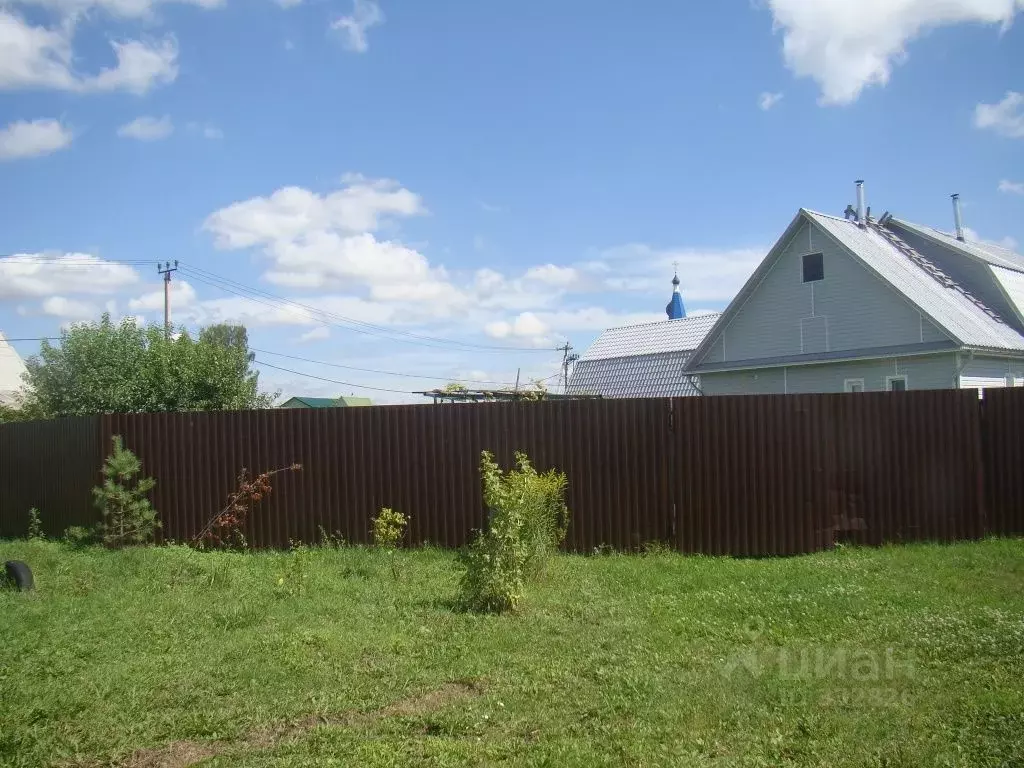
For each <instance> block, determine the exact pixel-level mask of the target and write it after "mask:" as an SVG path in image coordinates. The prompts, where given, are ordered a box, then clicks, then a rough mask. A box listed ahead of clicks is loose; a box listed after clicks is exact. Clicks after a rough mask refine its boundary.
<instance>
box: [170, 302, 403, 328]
mask: <svg viewBox="0 0 1024 768" xmlns="http://www.w3.org/2000/svg"><path fill="white" fill-rule="evenodd" d="M302 304H303V305H305V307H308V309H306V308H305V307H302V306H295V305H293V304H288V305H285V304H280V303H276V302H266V301H262V300H254V299H249V298H244V297H236V296H232V297H227V298H222V299H207V300H205V301H200V302H197V303H196V304H194V305H193V306H192V307H190V308H188V309H186V311H185V315H186V316H187V317H188V318H189V319H190V320H191V321H192V322H195V323H196V324H198V325H214V324H217V323H240V324H242V325H245V326H247V327H250V328H261V327H269V326H276V325H285V326H287V325H295V326H322V325H323V324H324V319H325V315H324V314H322V313H327V314H328V315H335V316H337V315H341V316H344V317H347V318H350V319H352V320H356V321H358V322H363V323H372V324H374V325H386V324H389V323H393V322H396V321H397V320H398V319H399V318H398V317H397V314H398V312H397V310H396V308H395V307H392V306H388V305H385V304H381V303H377V302H372V301H365V300H363V299H360V298H357V297H354V296H329V295H328V296H316V297H312V298H304V299H302Z"/></svg>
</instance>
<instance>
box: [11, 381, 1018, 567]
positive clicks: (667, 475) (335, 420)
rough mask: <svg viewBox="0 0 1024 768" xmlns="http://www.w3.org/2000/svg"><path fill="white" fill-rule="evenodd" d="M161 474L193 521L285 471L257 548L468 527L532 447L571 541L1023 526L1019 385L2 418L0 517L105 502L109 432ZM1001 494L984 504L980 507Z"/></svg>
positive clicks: (186, 531) (176, 512) (906, 536)
mask: <svg viewBox="0 0 1024 768" xmlns="http://www.w3.org/2000/svg"><path fill="white" fill-rule="evenodd" d="M115 434H119V435H122V436H123V437H124V440H125V444H126V445H127V446H128V447H129V448H131V449H132V450H133V451H135V452H136V453H137V454H138V455H139V457H140V458H141V459H142V461H143V464H144V468H145V472H146V474H148V475H151V476H153V477H155V478H156V480H157V486H156V489H155V491H154V492H153V502H154V504H155V506H156V508H157V509H158V510H159V512H160V516H161V518H162V520H163V522H164V529H163V536H164V537H165V538H167V539H174V540H178V541H182V540H187V539H190V538H191V537H192V536H194V535H195V534H196V532H198V531H199V530H200V529H201V528H202V526H203V525H204V524H205V522H206V521H207V520H208V519H209V518H210V516H212V515H213V514H214V513H216V512H217V511H218V510H219V509H221V508H222V507H223V506H224V503H225V501H226V499H227V497H228V494H229V493H230V492H231V491H232V490H233V489H234V488H235V487H236V476H237V474H238V472H239V470H240V468H242V467H247V468H249V469H250V470H251V471H253V472H256V473H258V472H261V471H264V470H269V469H275V468H278V467H284V466H287V465H290V464H292V463H295V462H297V463H300V464H302V465H303V469H302V471H301V472H297V473H294V472H286V473H282V474H280V475H278V476H276V478H275V482H274V492H273V493H272V494H271V496H270V497H269V498H268V499H267V500H266V501H264V502H263V503H262V504H261V505H259V506H258V507H257V509H256V510H255V512H254V514H253V516H252V519H251V521H250V525H249V529H248V531H247V535H248V538H249V541H250V542H251V543H252V544H253V545H255V546H259V547H280V546H286V545H287V544H288V543H289V541H293V540H295V541H306V542H313V541H316V540H317V539H318V537H319V535H320V532H321V531H324V532H327V533H330V534H335V535H340V536H342V537H344V539H345V540H347V541H350V542H365V541H367V539H368V536H369V534H368V530H369V524H370V523H369V521H370V517H371V516H373V515H374V514H376V513H377V511H379V510H380V508H381V507H383V506H390V507H393V508H395V509H398V510H400V511H402V512H405V513H406V514H408V515H410V516H411V524H410V541H411V542H412V543H421V542H431V543H434V544H441V545H445V546H460V545H462V544H464V543H465V542H466V540H467V538H468V537H469V535H470V534H471V532H472V529H474V528H479V527H480V526H482V525H483V522H484V510H483V506H482V500H481V491H480V481H479V473H478V470H477V466H478V463H479V457H480V452H481V451H482V450H484V449H487V450H491V451H493V452H494V453H495V454H496V455H497V457H498V459H499V461H500V462H501V463H502V464H503V465H506V466H508V465H510V464H511V463H512V460H513V456H514V453H515V452H516V451H524V452H526V453H527V454H528V455H529V456H530V457H531V459H532V460H533V462H534V464H535V465H536V466H537V467H538V468H540V469H547V468H549V467H557V468H559V469H561V470H563V471H564V472H566V473H567V474H568V477H569V491H568V502H569V505H570V508H571V509H572V512H573V522H572V526H571V527H570V531H569V537H568V541H567V548H569V549H572V550H575V551H583V552H587V551H591V550H593V549H594V548H595V547H600V546H602V545H608V546H610V547H613V548H616V549H624V550H635V549H637V548H639V547H641V546H643V545H644V544H645V543H647V542H652V541H659V542H662V543H666V544H669V545H670V546H673V547H674V548H676V549H678V550H680V551H683V552H701V553H707V554H731V555H739V556H761V555H773V554H795V553H801V552H812V551H816V550H819V549H822V548H825V547H829V546H832V545H833V543H834V542H836V541H854V542H860V543H868V544H878V543H882V542H888V541H914V540H953V539H963V538H974V537H978V536H981V535H984V534H986V533H989V532H992V533H1021V532H1022V531H1024V522H1022V521H1024V514H1022V504H1024V473H1021V472H1020V471H1019V468H1020V467H1021V460H1022V459H1024V450H1022V448H1021V442H1020V435H1022V434H1024V391H1021V390H1018V391H1005V392H995V393H990V394H989V396H987V398H986V400H985V401H984V402H979V400H978V398H977V396H976V395H975V394H974V393H973V392H956V391H935V392H908V393H898V394H885V393H879V394H860V395H789V396H764V397H715V398H708V397H705V398H678V399H649V400H568V401H553V402H541V403H483V404H458V405H436V406H435V405H409V406H384V407H372V408H336V409H310V410H303V409H287V410H270V411H245V412H212V413H174V414H138V415H114V416H103V417H97V418H92V419H88V418H87V419H75V420H66V421H57V422H47V423H34V424H13V425H6V426H2V427H0V493H2V494H3V495H2V497H0V536H14V535H23V534H24V532H25V527H26V525H27V520H28V517H27V515H28V509H29V507H31V506H35V507H37V508H39V510H40V511H41V514H42V517H43V520H44V521H45V523H46V524H47V528H48V531H49V532H50V533H57V532H59V531H61V530H63V528H65V527H66V526H68V525H81V524H85V523H88V522H91V521H93V520H95V517H96V515H95V512H94V511H93V510H92V507H91V498H90V489H91V487H92V486H93V485H95V484H96V482H97V480H98V476H99V475H98V473H99V468H100V465H101V464H102V460H103V457H104V455H105V453H106V452H107V450H108V448H109V445H110V438H111V436H112V435H115ZM986 510H988V515H987V516H986Z"/></svg>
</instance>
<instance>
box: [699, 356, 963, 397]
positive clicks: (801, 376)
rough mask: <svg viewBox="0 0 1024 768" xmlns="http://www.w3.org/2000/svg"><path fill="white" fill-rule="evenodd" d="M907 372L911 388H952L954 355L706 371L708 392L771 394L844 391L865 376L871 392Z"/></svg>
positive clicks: (881, 389) (702, 381)
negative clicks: (855, 380) (887, 378)
mask: <svg viewBox="0 0 1024 768" xmlns="http://www.w3.org/2000/svg"><path fill="white" fill-rule="evenodd" d="M904 375H905V376H906V377H907V387H908V388H909V389H952V388H953V387H954V383H953V382H954V379H955V377H956V361H955V359H954V355H952V354H948V355H922V356H919V357H904V358H898V359H889V360H860V361H854V362H846V363H822V364H818V365H798V366H788V367H786V368H784V369H783V368H766V369H762V370H746V371H729V372H723V373H702V374H701V377H700V384H701V389H702V390H703V391H704V394H705V395H769V394H780V395H781V394H785V393H787V392H788V393H789V394H791V395H796V394H810V393H814V392H843V391H844V384H845V382H846V380H847V379H863V380H864V389H865V391H867V392H884V391H885V390H886V377H888V376H904Z"/></svg>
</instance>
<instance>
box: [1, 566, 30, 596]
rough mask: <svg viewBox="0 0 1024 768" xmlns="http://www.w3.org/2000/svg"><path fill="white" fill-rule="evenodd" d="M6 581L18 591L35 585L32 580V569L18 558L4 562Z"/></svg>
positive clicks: (25, 590) (23, 590)
mask: <svg viewBox="0 0 1024 768" xmlns="http://www.w3.org/2000/svg"><path fill="white" fill-rule="evenodd" d="M4 570H5V571H7V581H8V582H10V584H11V585H12V586H13V587H14V588H15V589H17V590H18V591H19V592H27V591H28V590H30V589H32V588H33V587H34V586H35V582H34V581H33V580H32V569H31V568H29V567H28V565H27V564H26V563H23V562H21V561H20V560H8V561H7V562H6V563H4Z"/></svg>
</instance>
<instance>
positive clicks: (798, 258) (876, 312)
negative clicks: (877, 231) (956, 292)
mask: <svg viewBox="0 0 1024 768" xmlns="http://www.w3.org/2000/svg"><path fill="white" fill-rule="evenodd" d="M808 253H822V254H823V261H824V267H825V279H824V280H819V281H816V282H812V283H804V282H803V256H804V255H805V254H808ZM802 330H803V334H802V333H801V331H802ZM822 336H824V339H822V338H821V337H822ZM946 339H947V337H946V336H945V335H944V334H943V333H942V332H941V331H939V329H938V328H936V327H935V326H934V325H932V323H931V322H930V321H928V320H927V319H925V318H923V317H922V316H921V314H920V313H919V312H918V311H917V310H916V309H915V308H914V307H913V306H912V305H911V304H910V303H909V302H907V300H906V299H904V298H903V297H902V296H901V295H900V294H899V293H897V292H896V291H895V290H894V289H893V288H891V287H890V286H888V285H887V284H886V283H884V282H882V281H881V280H880V279H879V278H877V277H876V276H875V275H873V274H872V273H870V272H869V271H868V270H867V269H866V268H865V267H864V266H862V265H861V264H860V263H859V262H858V261H856V260H854V259H853V258H852V257H851V256H849V255H848V254H847V253H846V252H845V251H844V250H843V249H842V248H840V246H839V245H837V244H836V243H835V241H833V240H832V239H831V238H830V237H829V236H828V235H826V234H825V233H823V232H822V231H821V230H819V229H818V228H817V227H815V226H813V225H811V224H810V223H805V224H804V226H803V227H801V228H800V229H799V230H798V231H797V233H796V235H795V236H794V237H793V239H792V240H791V241H790V242H789V243H788V244H786V245H785V250H784V251H783V253H782V254H781V256H780V257H779V260H778V261H777V262H776V263H775V266H774V267H773V268H772V269H771V271H770V272H769V273H768V274H767V275H766V276H765V278H764V280H763V281H762V282H761V284H760V285H759V286H758V287H757V288H756V289H755V291H754V292H753V294H752V295H751V296H750V297H749V298H748V299H747V301H746V303H745V304H744V305H743V306H742V307H740V309H739V311H738V312H737V314H736V316H735V317H734V318H733V319H732V321H731V322H730V323H729V325H728V326H726V328H725V329H724V331H723V332H722V334H721V337H720V338H717V339H715V343H714V346H713V347H712V349H711V354H709V355H708V356H707V357H706V358H705V362H709V363H710V362H720V361H721V362H727V361H734V360H755V359H758V358H765V357H779V356H785V355H799V354H805V353H809V352H812V351H837V350H844V349H865V348H871V347H886V346H896V345H905V344H916V343H920V342H930V341H942V340H946ZM822 342H824V348H823V349H822ZM808 344H810V345H811V346H812V347H813V349H808V348H807V346H808Z"/></svg>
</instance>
